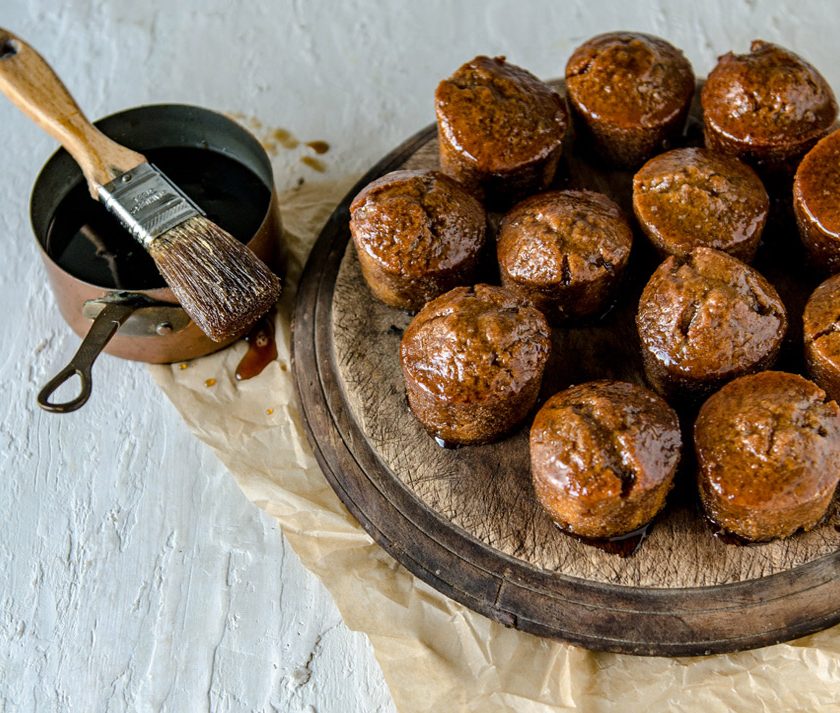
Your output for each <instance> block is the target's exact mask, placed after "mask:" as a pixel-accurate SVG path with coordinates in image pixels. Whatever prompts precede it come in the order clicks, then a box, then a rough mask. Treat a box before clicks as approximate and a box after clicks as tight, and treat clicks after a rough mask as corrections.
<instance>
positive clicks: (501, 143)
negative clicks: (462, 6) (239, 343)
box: [350, 32, 840, 541]
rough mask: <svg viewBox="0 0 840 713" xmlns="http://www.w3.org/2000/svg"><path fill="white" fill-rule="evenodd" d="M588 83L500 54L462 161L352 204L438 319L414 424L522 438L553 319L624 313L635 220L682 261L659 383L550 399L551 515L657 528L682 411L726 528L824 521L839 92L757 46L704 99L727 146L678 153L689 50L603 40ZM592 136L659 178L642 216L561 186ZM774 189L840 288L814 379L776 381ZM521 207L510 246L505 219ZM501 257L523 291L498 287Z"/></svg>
mask: <svg viewBox="0 0 840 713" xmlns="http://www.w3.org/2000/svg"><path fill="white" fill-rule="evenodd" d="M565 91H566V97H565V98H564V97H562V96H561V95H560V94H558V92H556V91H555V90H554V89H553V88H552V87H550V86H548V85H547V84H545V83H543V82H541V81H540V80H539V79H537V78H536V77H534V76H533V75H532V74H530V73H529V72H527V71H526V70H524V69H521V68H519V67H516V66H514V65H512V64H510V63H508V62H506V61H505V59H504V58H489V57H476V58H475V59H473V60H472V61H470V62H468V63H467V64H465V65H463V66H462V67H460V68H459V69H458V70H457V71H455V73H454V74H453V75H452V76H451V77H449V78H448V79H445V80H443V81H442V82H441V83H440V85H439V86H438V88H437V91H436V93H435V110H436V117H437V127H438V141H439V161H440V170H439V171H432V170H414V171H408V170H403V171H396V172H393V173H389V174H387V175H385V176H382V177H381V178H379V179H378V180H375V181H374V182H372V183H371V184H370V185H368V186H367V187H366V188H365V189H364V190H362V191H361V192H360V193H359V195H358V196H356V198H355V200H354V201H353V203H352V205H351V221H350V230H351V233H352V237H353V242H354V245H355V249H356V253H357V255H358V259H359V263H360V267H361V270H362V274H363V276H364V279H365V281H366V283H367V285H368V287H369V288H370V290H371V292H372V294H373V295H374V296H375V297H376V298H378V299H379V300H381V301H382V302H384V303H385V304H387V305H389V306H392V307H395V308H400V309H404V310H409V311H417V310H419V311H417V313H416V315H415V316H414V318H413V319H412V321H411V323H410V325H409V326H408V328H407V329H406V330H405V332H404V334H403V336H402V341H401V344H400V360H401V365H402V372H403V375H404V378H405V385H406V392H407V396H408V404H409V406H410V408H411V410H412V411H413V413H414V415H415V416H416V417H417V419H419V421H420V422H421V423H422V425H423V426H424V427H425V428H426V430H427V431H428V432H429V433H430V434H431V435H433V436H435V437H436V438H438V439H440V440H442V441H445V442H447V443H450V444H462V445H471V444H482V443H488V442H492V441H496V440H499V439H501V438H503V437H504V436H505V435H507V434H509V433H510V432H511V431H512V430H513V429H515V428H516V427H517V426H519V425H520V424H522V423H523V421H525V419H527V418H528V417H529V414H531V413H532V411H533V409H534V407H535V404H536V401H537V397H538V393H539V391H540V385H541V382H542V377H543V371H544V369H545V367H546V363H547V360H548V357H549V351H550V349H551V331H550V330H551V328H552V327H553V328H556V329H564V328H566V327H568V326H569V325H575V324H579V323H581V321H584V322H585V321H586V320H589V321H590V322H591V321H592V320H593V319H597V318H598V316H599V315H601V314H602V313H603V312H604V311H605V310H606V309H608V308H609V306H610V305H611V304H612V303H613V302H614V301H615V300H616V299H620V298H621V297H620V294H617V290H619V288H620V284H621V278H622V274H623V273H624V271H625V268H626V266H627V264H628V260H629V259H630V253H631V248H632V245H633V240H634V237H633V235H634V231H633V225H634V223H631V221H634V222H635V226H636V228H637V232H638V233H639V234H640V235H643V236H644V237H645V239H647V240H649V241H650V243H651V244H652V245H653V247H654V248H655V250H656V252H657V254H658V255H659V256H660V257H661V259H662V262H661V263H660V264H659V266H658V267H657V268H656V269H655V270H654V271H653V274H652V275H651V276H650V278H649V281H648V282H647V285H646V286H645V287H644V290H643V291H642V294H641V299H640V301H639V305H638V310H637V313H636V328H637V330H638V335H639V341H640V345H641V350H642V357H643V363H644V371H645V377H646V381H647V385H648V387H649V388H645V387H643V386H640V385H638V384H632V383H626V382H622V381H615V380H598V381H592V382H589V383H583V384H578V385H574V386H571V387H570V388H567V389H565V390H564V391H561V392H560V393H557V394H554V395H553V396H550V398H548V399H547V400H546V401H545V403H544V404H543V405H542V407H541V408H539V410H538V411H537V413H536V416H534V417H533V421H532V423H531V426H530V458H531V478H532V481H533V485H534V491H535V493H536V496H537V498H538V499H539V502H540V503H541V504H542V506H543V507H544V508H545V510H546V511H547V512H548V514H549V515H550V516H551V518H552V519H553V520H554V521H555V522H556V523H557V524H558V525H559V526H560V527H561V528H563V529H565V530H567V531H569V532H572V533H574V534H576V535H579V536H581V537H585V538H609V537H616V536H621V535H624V534H626V533H630V532H633V531H636V530H638V529H639V528H641V527H643V526H645V525H646V524H647V523H648V522H650V521H651V520H652V519H653V518H654V517H655V516H656V515H657V513H658V512H659V511H660V510H661V509H662V508H663V506H664V504H665V499H666V496H667V494H668V492H669V490H670V489H671V487H672V484H673V481H674V476H675V472H676V469H677V465H678V463H679V461H680V457H681V451H682V450H683V448H684V447H690V445H689V446H684V445H683V443H682V440H683V436H682V434H681V428H680V423H679V419H678V416H677V413H676V412H675V410H674V408H673V406H677V407H678V408H679V409H680V411H681V413H684V412H688V413H692V418H694V416H696V418H694V422H693V430H692V429H691V428H690V427H689V428H686V429H685V432H686V433H688V434H689V435H688V436H687V437H686V438H687V439H691V438H693V441H694V443H693V447H694V455H695V456H696V472H697V475H696V477H697V489H698V491H699V496H700V501H701V503H702V505H703V508H704V509H705V514H706V515H707V516H708V518H709V519H710V520H712V521H713V522H714V523H716V524H717V525H718V526H719V527H720V528H722V529H723V530H724V531H727V532H730V533H733V534H734V535H736V536H738V537H740V538H743V539H744V540H748V541H766V540H771V539H774V538H779V537H787V536H789V535H791V534H793V533H795V532H797V531H800V530H808V529H810V528H812V527H814V526H815V525H816V524H818V523H819V522H820V521H821V520H822V519H823V518H824V517H825V515H826V512H827V510H828V508H829V506H830V504H831V501H832V498H833V495H834V491H835V489H836V486H837V483H838V480H840V408H838V405H837V403H836V401H835V399H837V400H840V274H837V275H835V276H834V277H830V275H831V274H832V273H840V201H838V196H840V130H838V129H837V123H836V120H837V103H836V100H835V97H834V95H833V93H832V90H831V88H830V87H829V86H828V84H827V82H826V81H825V79H824V78H823V77H822V76H821V75H820V73H819V72H818V71H817V70H816V69H815V68H814V67H812V66H811V65H810V64H808V63H807V62H806V61H805V60H804V59H802V58H801V57H799V56H798V55H796V54H794V53H793V52H791V51H789V50H787V49H784V48H782V47H778V46H776V45H773V44H770V43H767V42H763V41H755V42H753V44H752V46H751V49H750V52H749V53H747V54H733V53H728V54H726V55H724V56H722V57H720V58H719V60H718V63H717V65H716V66H715V67H714V69H713V70H712V71H711V73H710V74H709V75H708V78H707V80H706V82H705V84H704V85H703V88H702V91H701V96H700V99H701V105H702V115H703V135H704V143H705V147H704V148H674V149H670V150H666V149H667V147H669V146H674V145H679V144H680V137H681V136H682V135H683V132H684V129H685V125H686V119H687V116H688V112H689V107H690V105H691V102H692V99H693V95H694V92H695V77H694V74H693V71H692V68H691V65H690V64H689V62H688V60H687V59H686V58H685V57H684V55H683V54H682V52H680V51H679V50H678V49H676V48H675V47H673V46H672V45H670V44H669V43H668V42H666V41H664V40H662V39H660V38H657V37H653V36H650V35H644V34H639V33H626V32H620V33H619V32H616V33H609V34H605V35H600V36H598V37H595V38H592V39H591V40H589V41H587V42H586V43H584V44H583V45H581V46H580V47H579V48H578V49H577V50H575V52H574V53H573V55H572V57H571V58H570V59H569V61H568V63H567V65H566V74H565ZM567 102H568V108H567ZM571 121H574V132H573V133H574V141H575V142H578V141H580V142H582V144H581V145H584V146H586V147H587V151H591V152H594V155H597V156H598V157H599V160H600V161H601V162H602V163H603V164H604V165H606V166H612V167H616V168H620V169H622V170H629V171H634V172H635V175H634V178H633V187H632V205H633V212H634V214H635V215H634V216H627V215H625V214H624V213H623V212H622V210H621V209H620V208H619V207H618V205H616V203H615V202H614V201H613V200H612V199H611V198H610V197H608V196H606V195H603V194H600V193H596V192H593V191H587V190H547V189H548V188H549V187H550V185H551V184H552V181H553V180H554V177H555V173H556V171H557V166H558V161H559V159H560V157H561V155H562V153H563V151H564V149H565V150H568V145H567V144H568V142H569V140H570V139H569V136H568V131H567V130H568V129H569V128H570V122H571ZM770 186H775V187H778V186H783V187H784V188H783V189H782V190H784V191H786V198H784V200H787V201H788V202H789V203H792V207H793V213H794V214H795V216H796V224H797V226H798V235H797V234H796V233H797V230H796V229H795V228H792V230H791V231H790V232H791V233H792V234H791V235H790V236H789V239H790V240H793V241H796V240H801V241H802V244H803V245H804V247H805V251H804V253H805V254H807V256H808V257H807V258H803V260H805V259H807V269H808V270H812V271H813V274H815V275H820V276H821V277H820V279H822V277H828V279H827V280H826V281H825V282H823V283H822V284H821V285H820V286H819V287H818V288H817V289H816V291H815V292H814V293H813V294H812V295H811V297H810V299H809V300H808V303H807V306H806V308H805V310H804V316H803V318H802V326H803V333H804V346H803V345H801V348H803V349H804V356H805V359H804V362H805V364H806V365H807V374H808V376H809V377H810V378H806V377H804V376H801V375H798V374H793V373H786V372H782V371H773V370H770V369H773V367H774V363H775V361H776V358H777V356H778V354H779V350H780V347H781V345H782V341H783V338H784V337H785V334H786V332H787V330H788V327H789V324H790V321H791V320H790V317H789V315H788V312H787V310H786V308H785V305H784V304H783V302H782V300H781V299H780V297H779V295H778V293H777V292H776V290H775V289H774V287H773V286H772V285H771V284H770V283H769V282H768V281H767V280H766V279H765V278H764V277H763V276H762V275H761V274H759V272H758V271H757V270H756V269H755V268H753V267H751V266H750V262H751V261H752V260H753V258H754V256H755V254H756V251H757V249H758V248H759V245H760V243H761V240H762V231H763V229H764V226H765V223H766V221H767V217H768V213H769V212H770V200H769V198H768V191H767V188H766V187H770ZM500 210H501V211H506V212H504V214H503V215H502V217H501V219H500V221H499V222H498V229H497V230H496V231H495V235H492V234H490V229H489V228H488V220H487V211H500ZM791 222H792V221H791ZM493 252H495V256H496V259H497V262H498V274H499V276H500V282H501V286H494V285H490V284H483V283H482V279H481V278H482V275H483V274H484V273H483V272H482V265H483V262H482V261H483V260H484V257H483V256H484V255H485V254H488V253H489V254H492V253H493ZM816 282H818V281H815V284H816ZM476 283H478V284H476ZM797 319H798V316H797ZM550 325H551V326H550ZM685 404H693V405H694V408H693V410H692V409H689V410H688V411H685V409H683V408H682V406H683V405H685ZM698 407H699V411H698ZM689 426H691V424H689Z"/></svg>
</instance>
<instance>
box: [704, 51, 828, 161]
mask: <svg viewBox="0 0 840 713" xmlns="http://www.w3.org/2000/svg"><path fill="white" fill-rule="evenodd" d="M701 101H702V105H703V123H704V128H705V135H706V146H707V147H709V148H711V149H714V150H716V151H722V152H724V153H728V154H732V155H735V156H739V157H741V158H743V159H744V160H745V161H748V162H749V163H751V164H753V165H755V166H756V167H758V168H759V169H760V170H761V171H762V172H768V173H774V172H782V173H789V174H791V175H792V174H793V171H794V170H795V168H796V163H797V162H798V161H799V159H800V158H801V157H802V156H803V155H804V154H805V152H806V151H807V150H808V149H809V148H811V146H813V145H814V144H815V143H816V142H817V141H818V140H819V139H820V138H821V137H822V136H824V135H825V134H826V133H827V132H828V131H829V129H830V127H831V125H832V124H833V123H834V121H835V119H836V118H837V102H836V101H835V99H834V93H833V92H832V91H831V87H830V86H829V85H828V82H826V81H825V79H824V78H823V76H822V75H821V74H820V73H819V72H818V71H817V70H816V69H815V68H814V67H812V66H811V65H810V64H808V63H807V62H806V61H805V60H803V59H802V58H801V57H799V56H798V55H796V54H794V53H793V52H791V51H790V50H787V49H784V48H783V47H779V46H778V45H774V44H771V43H769V42H764V41H763V40H755V41H753V43H752V44H751V45H750V52H749V54H733V53H732V52H728V53H727V54H725V55H723V56H722V57H720V58H719V59H718V63H717V65H716V66H715V68H714V69H713V70H712V72H711V73H710V74H709V77H708V79H707V80H706V84H705V85H704V86H703V92H702V94H701Z"/></svg>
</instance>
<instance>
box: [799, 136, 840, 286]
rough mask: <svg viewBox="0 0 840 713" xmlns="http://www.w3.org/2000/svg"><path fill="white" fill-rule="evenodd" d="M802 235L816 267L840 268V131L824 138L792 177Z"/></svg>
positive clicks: (832, 270) (834, 269)
mask: <svg viewBox="0 0 840 713" xmlns="http://www.w3.org/2000/svg"><path fill="white" fill-rule="evenodd" d="M793 209H794V212H795V213H796V223H797V225H798V226H799V236H800V238H801V239H802V243H803V244H804V245H805V247H806V248H807V249H808V252H809V253H810V254H811V257H812V258H813V261H814V263H816V265H817V267H818V268H819V269H822V270H826V271H827V272H832V273H834V272H840V131H835V132H833V133H831V134H829V135H828V136H826V137H825V138H824V139H821V140H820V141H819V142H818V143H817V144H816V146H814V148H812V149H811V150H810V151H809V152H808V153H807V154H806V155H805V158H803V159H802V163H800V164H799V168H798V169H797V170H796V177H795V178H794V180H793Z"/></svg>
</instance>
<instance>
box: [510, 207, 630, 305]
mask: <svg viewBox="0 0 840 713" xmlns="http://www.w3.org/2000/svg"><path fill="white" fill-rule="evenodd" d="M632 244H633V233H632V231H631V229H630V226H629V225H628V224H627V221H626V220H625V218H624V216H623V215H622V213H621V210H620V209H619V207H618V206H617V205H616V204H615V203H613V202H612V201H611V200H610V199H609V198H607V197H606V196H605V195H602V194H601V193H594V192H592V191H551V192H548V193H542V194H540V195H536V196H532V197H531V198H527V199H525V200H524V201H522V202H521V203H519V204H518V205H517V206H515V207H514V208H513V209H512V210H511V211H510V212H509V213H508V214H507V215H505V217H504V219H503V220H502V222H501V225H500V228H499V235H498V238H497V256H498V259H499V268H500V272H501V277H502V284H503V285H505V286H506V287H508V288H509V289H511V290H513V291H514V292H516V293H518V294H521V295H523V296H524V297H526V298H528V299H529V300H530V301H531V302H532V303H533V304H534V305H535V306H536V307H537V308H538V309H540V310H542V312H543V313H544V314H545V315H546V317H547V318H548V320H549V321H550V322H563V321H566V320H568V319H576V318H582V317H589V316H592V315H597V314H598V313H600V312H602V311H603V310H604V309H605V308H606V307H608V306H609V303H610V301H611V299H612V297H613V296H614V294H615V289H616V287H617V286H618V283H619V281H620V278H621V275H622V273H623V272H624V268H625V267H626V266H627V261H628V260H629V258H630V249H631V247H632Z"/></svg>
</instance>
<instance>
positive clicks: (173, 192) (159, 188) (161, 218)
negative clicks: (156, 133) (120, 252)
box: [97, 163, 204, 249]
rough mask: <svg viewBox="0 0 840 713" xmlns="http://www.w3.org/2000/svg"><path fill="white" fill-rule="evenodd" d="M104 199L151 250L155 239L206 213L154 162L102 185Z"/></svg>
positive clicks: (99, 187)
mask: <svg viewBox="0 0 840 713" xmlns="http://www.w3.org/2000/svg"><path fill="white" fill-rule="evenodd" d="M97 192H98V193H99V200H100V202H101V203H102V204H103V205H104V206H105V207H106V208H107V209H108V211H109V212H110V213H112V214H113V215H114V216H116V218H117V220H119V221H120V223H122V224H123V226H124V227H125V228H126V230H128V231H129V232H130V233H131V235H132V236H133V237H134V238H135V239H136V240H137V241H138V242H139V243H141V244H142V245H143V247H144V248H146V249H148V248H149V246H150V245H151V244H152V242H153V241H154V240H155V238H157V237H159V236H160V235H163V233H165V232H166V231H168V230H170V229H172V228H174V227H175V226H176V225H180V224H181V223H183V222H184V221H185V220H188V219H190V218H193V217H195V216H197V215H204V213H203V212H202V211H201V209H200V208H199V207H198V206H197V205H195V203H193V202H192V201H191V200H190V199H189V198H188V197H187V196H186V195H185V194H184V193H183V191H181V189H180V188H178V187H177V186H176V185H175V184H174V183H172V181H170V180H169V179H168V178H167V177H166V176H165V175H164V174H163V173H162V172H161V171H160V170H159V169H158V168H156V167H155V166H153V165H152V164H150V163H141V164H140V165H139V166H136V167H135V168H132V169H131V170H130V171H126V172H125V173H124V174H122V175H121V176H119V177H117V178H115V179H114V180H113V181H111V182H110V183H108V184H107V185H104V186H98V187H97Z"/></svg>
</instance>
